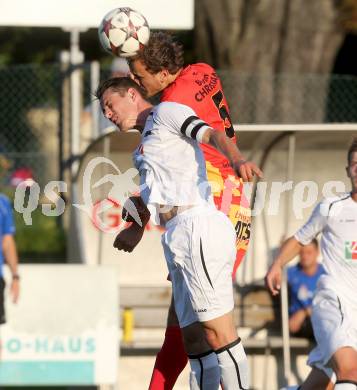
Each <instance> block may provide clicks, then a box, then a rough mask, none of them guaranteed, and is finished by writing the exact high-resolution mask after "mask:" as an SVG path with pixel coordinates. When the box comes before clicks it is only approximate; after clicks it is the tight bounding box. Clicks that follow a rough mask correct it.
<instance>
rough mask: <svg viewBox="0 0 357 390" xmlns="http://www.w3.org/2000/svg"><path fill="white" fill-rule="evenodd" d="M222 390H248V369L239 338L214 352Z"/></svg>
mask: <svg viewBox="0 0 357 390" xmlns="http://www.w3.org/2000/svg"><path fill="white" fill-rule="evenodd" d="M216 354H217V358H218V363H219V366H220V368H221V380H222V384H223V387H224V390H237V389H240V390H241V389H242V390H248V389H249V368H248V359H247V355H246V354H245V351H244V348H243V345H242V342H241V340H240V338H238V339H237V340H236V341H234V342H233V343H231V344H228V345H226V346H225V347H222V348H220V349H218V350H217V351H216Z"/></svg>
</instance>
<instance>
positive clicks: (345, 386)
mask: <svg viewBox="0 0 357 390" xmlns="http://www.w3.org/2000/svg"><path fill="white" fill-rule="evenodd" d="M334 388H335V390H357V382H354V381H349V380H347V379H346V380H343V379H342V380H340V381H337V382H336V384H335V387H334Z"/></svg>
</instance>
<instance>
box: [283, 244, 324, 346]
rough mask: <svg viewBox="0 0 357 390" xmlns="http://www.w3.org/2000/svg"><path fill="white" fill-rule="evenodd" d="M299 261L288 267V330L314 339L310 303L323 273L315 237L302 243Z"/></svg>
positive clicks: (293, 333)
mask: <svg viewBox="0 0 357 390" xmlns="http://www.w3.org/2000/svg"><path fill="white" fill-rule="evenodd" d="M299 256H300V258H299V262H298V263H297V264H296V265H294V266H291V267H289V268H288V273H287V275H288V287H289V330H290V333H291V335H293V336H296V337H307V338H309V339H314V333H313V330H312V325H311V305H312V298H313V296H314V293H315V290H316V286H317V281H318V279H319V278H320V276H321V275H322V274H324V273H325V270H324V267H323V265H322V264H320V263H319V262H318V257H319V244H318V242H317V240H316V239H314V240H312V241H311V243H310V244H308V245H304V246H303V247H302V248H301V250H300V254H299Z"/></svg>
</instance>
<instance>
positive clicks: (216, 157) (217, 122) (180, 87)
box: [161, 63, 235, 168]
mask: <svg viewBox="0 0 357 390" xmlns="http://www.w3.org/2000/svg"><path fill="white" fill-rule="evenodd" d="M161 101H162V102H167V101H169V102H176V103H181V104H185V105H186V106H189V107H191V108H192V109H193V110H194V111H195V112H196V114H197V116H198V117H200V118H201V119H203V120H204V121H205V122H206V123H207V124H208V125H209V126H211V127H212V128H213V129H216V130H219V131H225V132H226V134H227V136H228V137H229V138H232V140H233V142H235V134H234V129H233V125H232V122H231V119H230V116H229V108H228V104H227V101H226V98H225V96H224V94H223V89H222V85H221V81H220V79H219V77H218V75H217V73H216V72H215V70H214V69H213V68H212V67H211V66H209V65H208V64H203V63H202V64H193V65H188V66H186V67H185V68H184V69H183V70H182V71H181V73H180V74H179V75H178V77H177V78H176V80H175V81H174V82H173V83H172V84H170V85H169V86H168V87H167V88H165V89H164V91H163V93H162V96H161ZM200 146H201V148H202V151H203V153H204V156H205V159H206V161H208V162H210V163H211V164H212V165H213V166H215V167H217V168H223V167H229V162H228V160H227V159H226V157H225V156H223V155H222V154H221V153H219V152H218V151H217V150H216V149H215V148H214V147H212V146H210V145H207V144H201V145H200Z"/></svg>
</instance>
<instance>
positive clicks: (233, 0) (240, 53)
mask: <svg viewBox="0 0 357 390" xmlns="http://www.w3.org/2000/svg"><path fill="white" fill-rule="evenodd" d="M195 4H196V5H195V6H196V28H195V49H196V53H197V57H198V59H199V60H203V61H207V62H209V63H211V64H212V65H214V66H215V67H216V68H218V69H224V70H227V69H231V70H232V69H233V70H236V71H239V74H240V76H239V77H238V76H236V73H235V74H234V73H232V72H228V71H225V72H223V74H222V77H223V80H224V81H225V80H226V83H225V88H226V91H227V95H228V98H229V100H230V101H231V102H233V101H234V102H235V101H237V97H238V99H239V100H238V103H237V107H238V105H239V108H236V107H233V106H232V104H231V106H232V108H233V110H232V111H233V117H235V118H238V119H240V121H241V122H242V121H243V122H258V123H259V122H276V123H279V122H283V123H284V122H296V121H297V122H299V121H300V122H313V121H314V122H321V121H323V120H324V116H325V113H324V107H325V104H324V101H325V100H326V95H327V92H328V85H329V77H327V76H321V75H328V74H329V73H330V72H331V71H332V69H333V66H334V61H335V57H336V52H337V51H338V49H339V47H340V46H341V43H342V42H343V39H344V36H345V35H346V30H344V29H347V27H348V28H350V26H351V25H354V23H355V22H353V21H354V20H355V17H353V18H352V16H351V15H355V14H356V2H355V1H354V0H345V1H335V0H314V1H306V0H221V1H216V0H196V3H195ZM339 21H340V23H339ZM342 21H343V22H342ZM228 73H229V74H228ZM257 74H258V75H259V76H257ZM225 75H226V77H225ZM302 75H303V76H302ZM237 77H238V78H237ZM233 86H234V87H233ZM252 100H255V101H256V105H255V109H253V110H252V105H251V101H252ZM238 110H239V111H238Z"/></svg>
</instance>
